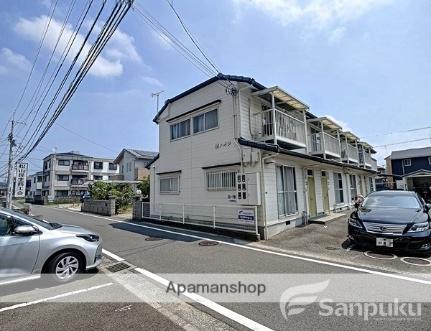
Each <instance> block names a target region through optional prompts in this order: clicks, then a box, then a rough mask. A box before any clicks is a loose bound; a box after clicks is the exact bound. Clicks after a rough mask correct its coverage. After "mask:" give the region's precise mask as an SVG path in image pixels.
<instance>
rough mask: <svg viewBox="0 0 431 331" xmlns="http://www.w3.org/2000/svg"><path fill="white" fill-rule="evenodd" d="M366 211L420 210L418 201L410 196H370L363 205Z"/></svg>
mask: <svg viewBox="0 0 431 331" xmlns="http://www.w3.org/2000/svg"><path fill="white" fill-rule="evenodd" d="M363 207H364V208H366V209H371V208H413V209H418V208H421V206H420V204H419V201H418V199H416V197H414V196H411V195H383V194H380V195H370V196H369V197H367V198H366V199H365V201H364V203H363Z"/></svg>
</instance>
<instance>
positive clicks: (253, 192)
mask: <svg viewBox="0 0 431 331" xmlns="http://www.w3.org/2000/svg"><path fill="white" fill-rule="evenodd" d="M236 193H237V195H236V196H237V202H238V204H241V205H250V206H259V205H260V203H261V201H260V174H259V173H258V172H250V173H237V175H236Z"/></svg>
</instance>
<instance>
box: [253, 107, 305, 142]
mask: <svg viewBox="0 0 431 331" xmlns="http://www.w3.org/2000/svg"><path fill="white" fill-rule="evenodd" d="M255 123H256V125H255V129H256V131H255V135H256V137H257V138H258V139H259V140H261V141H267V142H269V141H271V142H275V141H277V142H284V143H286V144H288V145H291V146H292V147H296V148H301V147H305V123H304V122H303V121H301V120H299V119H297V118H295V117H293V116H291V115H289V114H287V113H286V112H283V111H280V110H278V109H269V110H265V111H262V112H261V113H258V114H255ZM274 123H275V125H274Z"/></svg>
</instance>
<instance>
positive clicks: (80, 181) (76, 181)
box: [70, 178, 86, 186]
mask: <svg viewBox="0 0 431 331" xmlns="http://www.w3.org/2000/svg"><path fill="white" fill-rule="evenodd" d="M70 184H71V185H73V186H82V185H85V184H86V180H85V179H83V178H79V179H72V180H71V181H70Z"/></svg>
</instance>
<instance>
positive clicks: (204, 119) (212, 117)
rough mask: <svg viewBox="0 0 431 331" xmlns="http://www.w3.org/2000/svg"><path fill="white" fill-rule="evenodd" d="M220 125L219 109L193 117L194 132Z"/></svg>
mask: <svg viewBox="0 0 431 331" xmlns="http://www.w3.org/2000/svg"><path fill="white" fill-rule="evenodd" d="M216 127H218V112H217V109H213V110H210V111H207V112H205V113H203V114H199V115H197V116H194V117H193V133H199V132H203V131H207V130H210V129H214V128H216Z"/></svg>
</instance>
